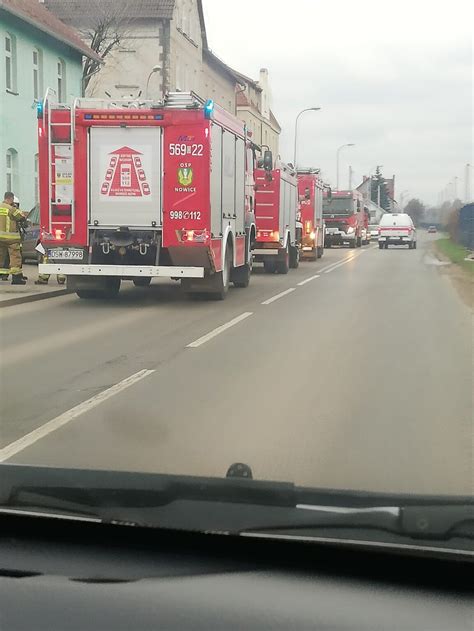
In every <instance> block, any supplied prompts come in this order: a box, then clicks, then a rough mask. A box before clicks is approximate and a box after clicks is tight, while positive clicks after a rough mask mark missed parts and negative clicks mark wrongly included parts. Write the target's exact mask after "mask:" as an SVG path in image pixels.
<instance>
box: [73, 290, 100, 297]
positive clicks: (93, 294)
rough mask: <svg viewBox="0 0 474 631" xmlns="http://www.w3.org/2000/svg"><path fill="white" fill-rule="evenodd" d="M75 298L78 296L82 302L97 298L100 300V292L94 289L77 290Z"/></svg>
mask: <svg viewBox="0 0 474 631" xmlns="http://www.w3.org/2000/svg"><path fill="white" fill-rule="evenodd" d="M76 296H78V298H81V299H82V300H94V299H97V298H102V292H100V291H97V290H94V289H77V290H76Z"/></svg>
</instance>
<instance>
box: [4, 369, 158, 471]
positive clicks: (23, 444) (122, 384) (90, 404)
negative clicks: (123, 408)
mask: <svg viewBox="0 0 474 631" xmlns="http://www.w3.org/2000/svg"><path fill="white" fill-rule="evenodd" d="M154 372H155V371H154V370H140V371H139V372H136V373H135V374H134V375H130V377H127V378H126V379H123V381H119V383H116V384H115V385H114V386H111V387H110V388H107V390H103V391H102V392H99V394H96V395H95V396H93V397H91V398H90V399H87V401H84V402H83V403H79V405H76V406H75V407H73V408H71V409H70V410H68V411H67V412H64V413H63V414H60V415H59V416H57V417H56V418H53V419H52V420H51V421H48V422H47V423H45V424H44V425H41V427H38V428H37V429H35V430H33V431H32V432H30V433H29V434H25V436H22V437H21V438H19V439H18V440H15V442H13V443H10V444H9V445H7V446H6V447H3V449H0V462H4V461H5V460H8V458H11V457H12V456H14V455H15V454H17V453H18V452H20V451H23V449H26V448H27V447H30V446H31V445H33V444H34V443H36V442H37V441H38V440H41V439H42V438H44V437H45V436H47V435H48V434H51V432H55V431H56V430H57V429H59V428H60V427H63V425H66V424H67V423H69V422H70V421H72V420H73V419H75V418H77V417H78V416H80V415H81V414H84V413H85V412H88V411H89V410H92V408H95V407H97V406H98V405H100V404H101V403H103V402H104V401H106V400H107V399H110V398H111V397H113V396H115V395H116V394H118V393H119V392H122V390H125V389H126V388H130V386H133V385H134V384H135V383H137V381H140V380H141V379H144V378H145V377H148V375H151V374H152V373H154Z"/></svg>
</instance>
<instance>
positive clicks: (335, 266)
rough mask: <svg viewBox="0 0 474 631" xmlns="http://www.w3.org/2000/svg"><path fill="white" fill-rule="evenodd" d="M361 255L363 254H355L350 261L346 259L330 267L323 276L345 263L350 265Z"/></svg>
mask: <svg viewBox="0 0 474 631" xmlns="http://www.w3.org/2000/svg"><path fill="white" fill-rule="evenodd" d="M361 254H364V252H359V254H355V255H354V256H352V257H351V258H350V259H346V260H344V261H341V262H340V263H338V264H337V265H333V267H331V268H330V269H328V270H326V271H325V272H324V273H325V274H329V273H330V272H333V271H334V270H335V269H337V268H338V267H341V266H342V265H345V264H346V263H350V262H351V261H353V260H354V259H356V258H358V257H359V256H360V255H361Z"/></svg>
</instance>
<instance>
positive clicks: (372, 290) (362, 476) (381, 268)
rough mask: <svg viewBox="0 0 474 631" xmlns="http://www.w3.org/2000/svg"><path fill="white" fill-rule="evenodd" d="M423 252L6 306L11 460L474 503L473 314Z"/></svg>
mask: <svg viewBox="0 0 474 631" xmlns="http://www.w3.org/2000/svg"><path fill="white" fill-rule="evenodd" d="M418 245H419V247H418V249H417V250H413V251H408V250H406V249H400V248H393V249H390V250H388V251H385V250H379V249H378V248H376V247H375V246H374V245H369V246H366V247H364V248H362V249H358V250H348V249H337V248H334V249H331V250H327V251H326V252H325V255H324V257H323V258H322V259H321V260H320V261H317V262H315V263H310V262H305V263H301V265H300V267H299V269H298V270H291V271H290V273H289V274H288V275H287V276H278V275H272V276H269V275H265V274H263V271H262V270H258V269H257V270H256V271H255V273H254V275H253V277H252V282H251V286H250V287H249V288H248V289H232V290H231V291H230V292H229V296H228V298H227V299H226V300H225V301H224V302H217V303H216V302H212V301H204V302H203V301H194V300H190V299H187V298H185V297H183V296H182V295H181V293H180V292H179V288H178V285H177V284H176V283H173V282H165V281H155V282H156V284H152V286H151V287H150V288H135V287H133V286H132V285H131V284H130V286H128V285H129V284H128V283H127V284H125V283H124V287H125V285H127V287H125V288H124V289H123V290H122V291H121V293H120V296H119V298H118V299H117V300H116V301H110V302H107V301H97V302H95V301H81V300H79V299H78V298H76V296H75V295H67V296H63V297H59V298H52V299H49V300H45V301H42V302H38V303H33V304H28V305H18V306H15V307H9V308H6V309H3V310H2V312H1V314H0V327H1V331H2V391H1V419H2V421H1V436H0V438H1V443H0V447H2V448H3V449H2V450H1V451H0V460H3V461H8V462H17V463H30V464H47V465H59V466H67V467H86V468H106V469H123V470H138V471H154V472H161V473H182V474H191V475H210V476H223V475H225V472H226V470H227V468H228V466H229V465H230V464H231V463H233V462H236V461H240V462H245V463H247V464H249V465H250V466H251V467H252V470H253V473H254V477H256V478H259V479H269V480H286V481H293V482H295V483H296V484H302V485H310V486H318V487H330V488H349V489H365V490H374V491H379V490H380V491H393V492H420V493H449V494H464V493H471V492H472V491H473V432H472V411H473V401H472V332H471V313H470V311H469V309H468V308H467V306H465V304H464V303H463V302H462V301H461V300H460V298H459V296H458V294H457V292H456V290H455V288H454V287H453V286H452V284H451V282H450V280H449V278H448V277H447V276H445V275H442V274H440V273H439V268H438V266H437V265H435V264H434V259H433V258H432V256H431V255H430V254H429V250H430V247H431V242H430V237H428V236H426V235H424V236H422V237H420V239H419V244H418ZM280 294H281V295H280ZM220 327H222V328H220ZM130 378H131V379H130ZM80 404H84V405H83V406H82V407H80V408H76V407H75V406H78V405H80ZM32 432H33V433H32Z"/></svg>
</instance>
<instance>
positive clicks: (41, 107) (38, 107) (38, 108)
mask: <svg viewBox="0 0 474 631" xmlns="http://www.w3.org/2000/svg"><path fill="white" fill-rule="evenodd" d="M43 113H44V104H43V101H37V103H36V117H37V118H43Z"/></svg>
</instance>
